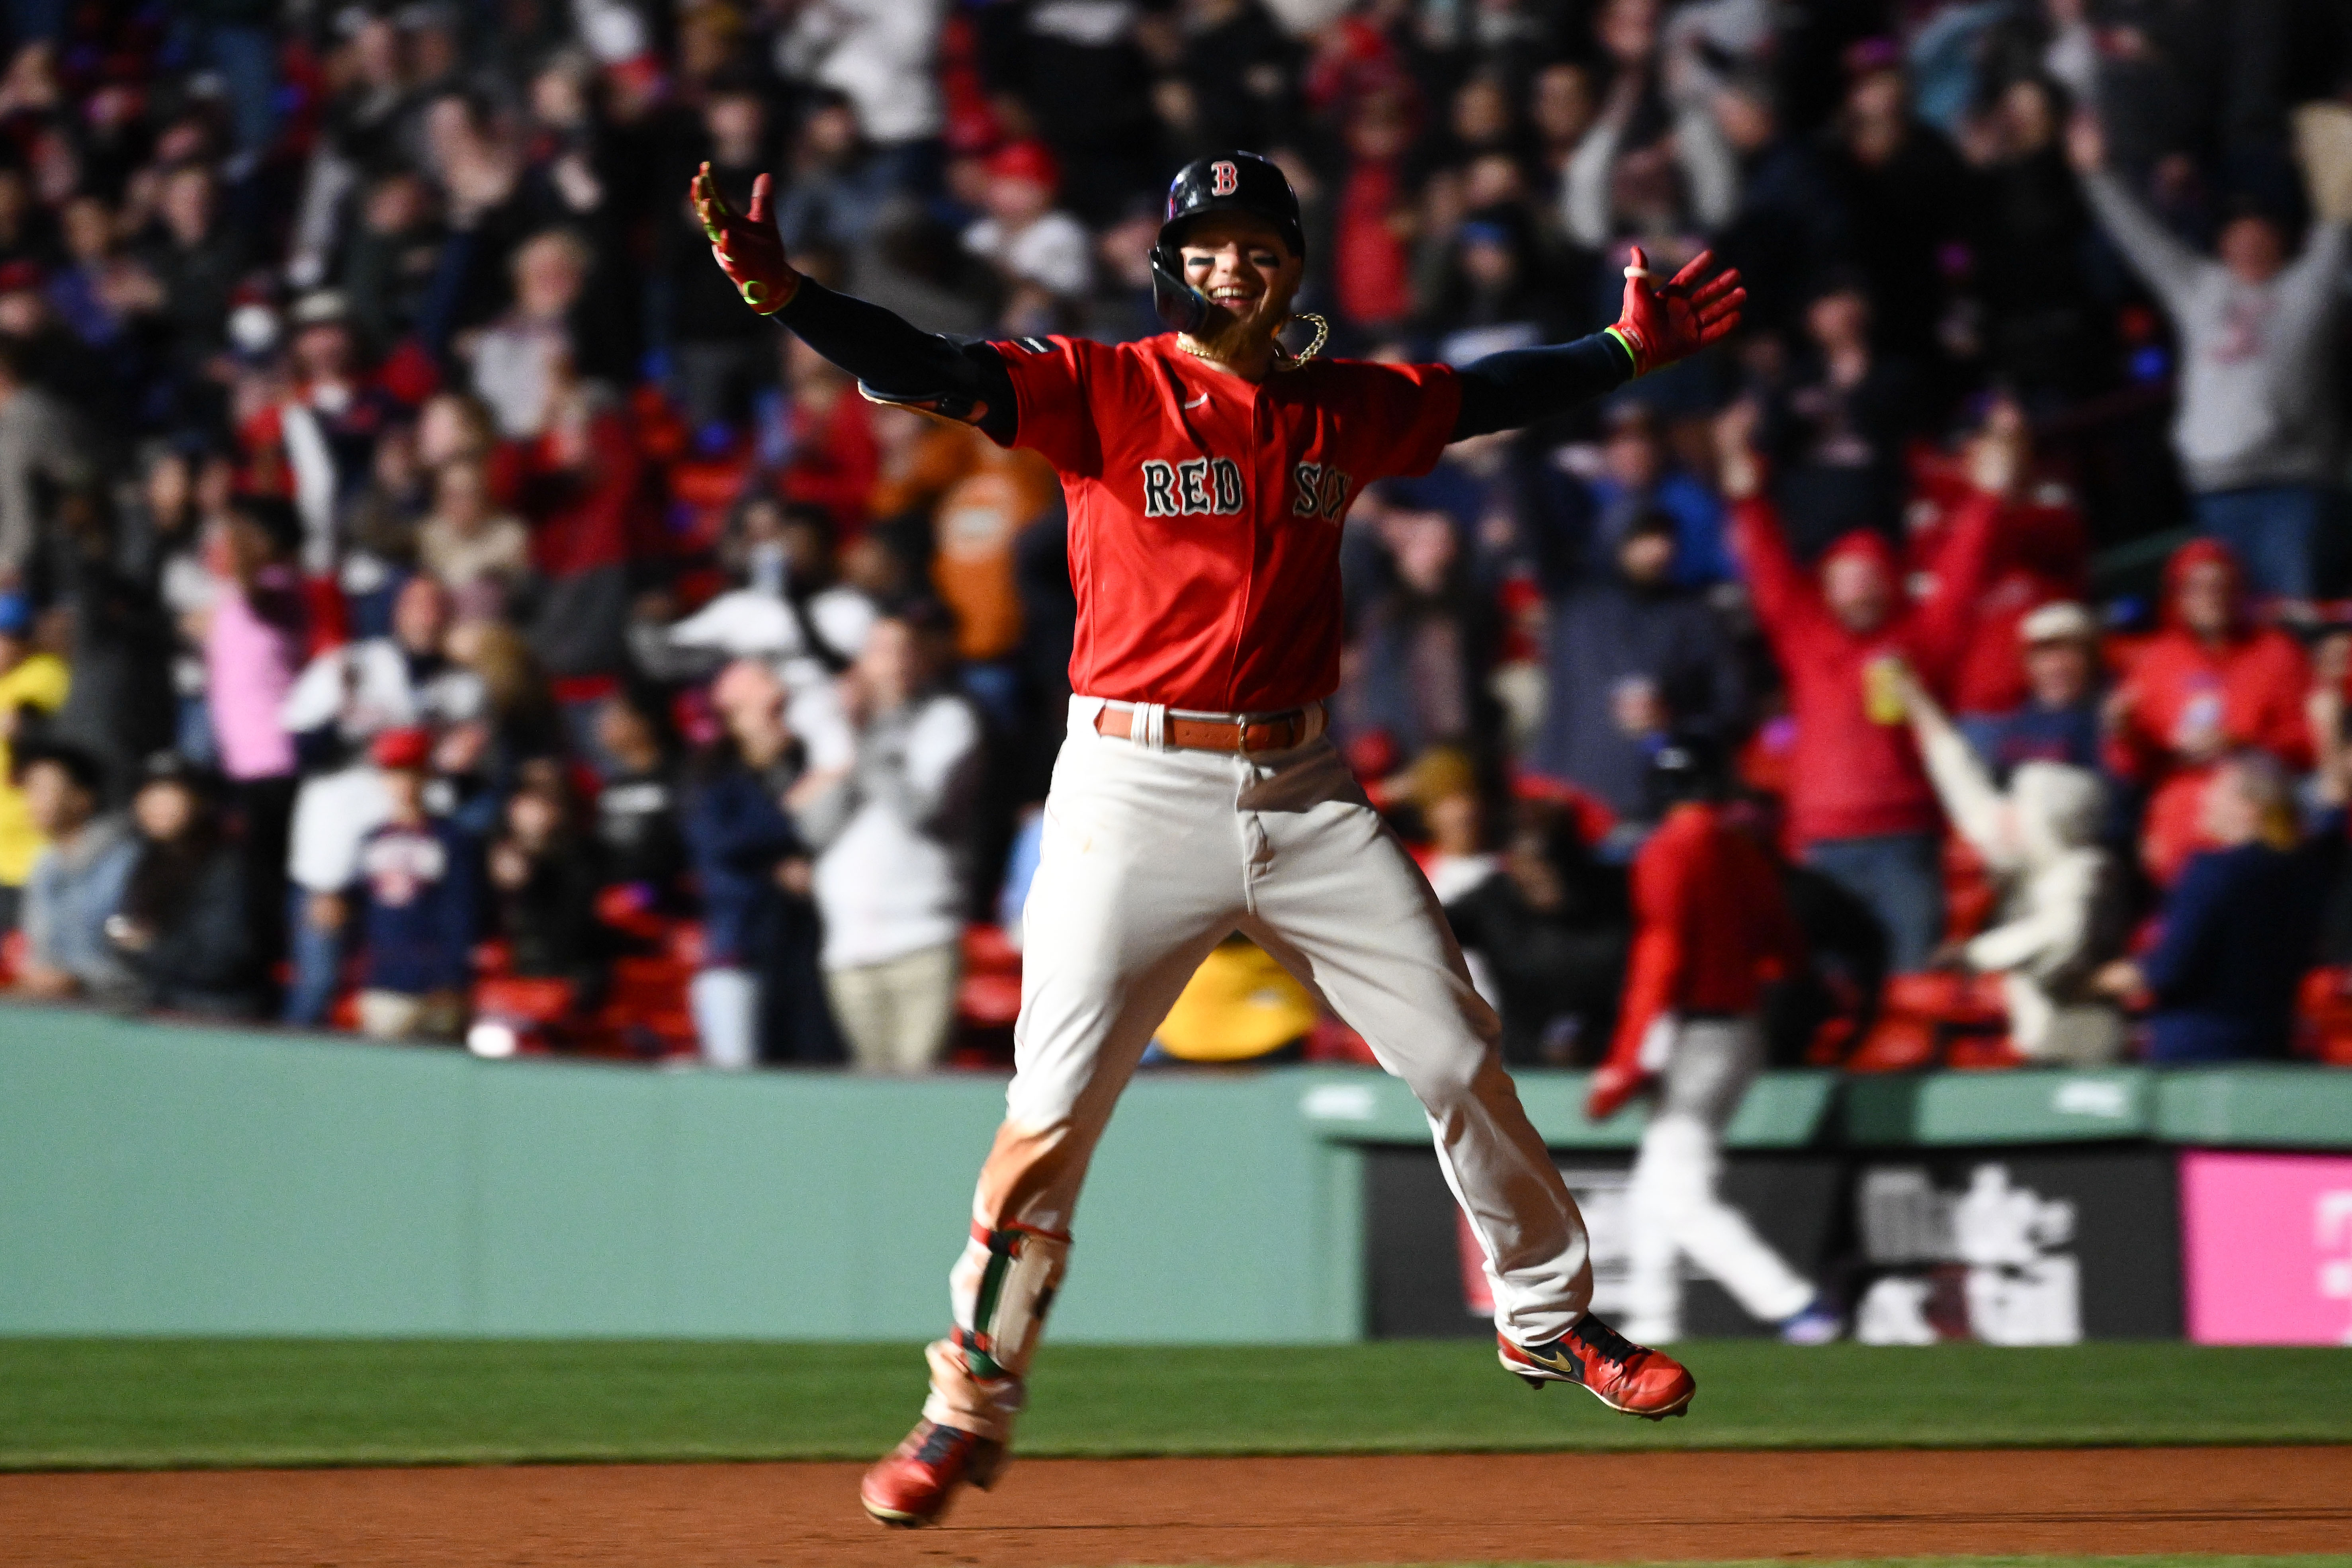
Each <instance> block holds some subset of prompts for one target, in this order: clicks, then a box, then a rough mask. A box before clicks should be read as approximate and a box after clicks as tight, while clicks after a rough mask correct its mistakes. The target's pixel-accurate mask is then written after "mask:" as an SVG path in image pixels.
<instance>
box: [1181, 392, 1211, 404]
mask: <svg viewBox="0 0 2352 1568" xmlns="http://www.w3.org/2000/svg"><path fill="white" fill-rule="evenodd" d="M1208 401H1209V395H1208V394H1207V393H1205V392H1204V393H1202V394H1201V395H1200V396H1198V397H1196V398H1194V399H1192V402H1190V403H1188V404H1186V405H1184V406H1185V407H1187V408H1198V407H1200V406H1201V405H1202V404H1203V403H1206V402H1208Z"/></svg>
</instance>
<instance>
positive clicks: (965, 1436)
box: [857, 1421, 1004, 1530]
mask: <svg viewBox="0 0 2352 1568" xmlns="http://www.w3.org/2000/svg"><path fill="white" fill-rule="evenodd" d="M1003 1468H1004V1445H1003V1444H1002V1443H1000V1442H998V1441H996V1440H995V1439H994V1438H992V1437H982V1436H979V1435H978V1434H976V1433H972V1432H966V1431H964V1430H962V1429H961V1428H960V1427H955V1426H940V1425H939V1424H938V1423H936V1422H931V1421H918V1422H917V1423H915V1429H914V1430H913V1431H912V1432H909V1433H908V1434H907V1440H906V1441H905V1442H903V1443H901V1444H899V1445H898V1447H895V1448H893V1449H891V1450H890V1452H889V1453H888V1454H887V1455H885V1456H884V1457H883V1458H882V1459H881V1461H880V1462H879V1463H877V1465H876V1466H875V1467H874V1468H872V1469H870V1470H868V1471H866V1480H865V1483H864V1484H863V1485H862V1486H860V1487H859V1488H858V1489H857V1500H858V1501H860V1502H862V1503H864V1504H865V1505H866V1512H868V1513H870V1514H872V1515H873V1516H874V1520H875V1522H876V1523H877V1524H887V1525H891V1526H894V1527H896V1528H898V1529H901V1530H912V1529H915V1528H916V1527H918V1526H919V1525H926V1524H930V1523H933V1522H935V1521H937V1520H938V1519H939V1517H940V1515H941V1514H943V1513H945V1512H947V1510H948V1501H949V1500H950V1499H951V1498H953V1497H954V1496H955V1489H956V1488H958V1487H960V1486H961V1485H963V1484H964V1482H966V1481H970V1482H971V1484H972V1485H973V1486H976V1487H978V1488H979V1489H981V1490H982V1491H986V1490H987V1489H989V1487H990V1486H991V1485H992V1484H993V1483H994V1482H995V1480H996V1478H997V1475H998V1473H999V1472H1000V1471H1002V1470H1003Z"/></svg>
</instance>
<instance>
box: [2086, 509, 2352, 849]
mask: <svg viewBox="0 0 2352 1568" xmlns="http://www.w3.org/2000/svg"><path fill="white" fill-rule="evenodd" d="M2248 588H2249V584H2248V582H2247V578H2246V573H2245V568H2244V564H2243V563H2242V562H2241V561H2240V560H2239V559H2238V557H2237V555H2236V553H2235V552H2232V551H2231V549H2230V547H2229V546H2228V545H2226V544H2223V543H2221V542H2220V541H2218V540H2212V539H2192V540H2190V541H2189V542H2188V543H2186V544H2184V545H2182V546H2181V547H2180V548H2179V550H2176V551H2174V552H2172V558H2171V559H2170V560H2169V561H2168V562H2166V563H2165V567H2164V600H2163V609H2162V612H2161V615H2162V621H2161V625H2160V626H2158V630H2157V633H2156V635H2155V636H2154V637H2149V638H2148V639H2147V641H2146V642H2145V643H2144V644H2142V645H2141V647H2139V648H2138V650H2137V652H2136V653H2134V655H2133V656H2132V661H2131V668H2129V669H2127V670H2126V671H2125V673H2124V675H2123V678H2122V679H2120V680H2118V681H2117V682H2116V687H2115V689H2114V690H2113V691H2111V692H2109V693H2108V695H2107V700H2106V702H2105V707H2104V709H2103V710H2102V714H2101V718H2102V721H2103V729H2104V733H2105V762H2106V766H2107V771H2108V772H2109V773H2113V774H2114V775H2115V776H2116V777H2117V778H2119V779H2123V780H2126V781H2127V782H2128V783H2130V784H2133V785H2134V786H2136V787H2137V788H2138V789H2140V790H2142V791H2144V792H2145V793H2146V796H2147V805H2146V807H2145V809H2144V810H2143V812H2142V814H2141V819H2140V861H2141V863H2142V864H2143V865H2144V866H2146V867H2147V872H2148V875H2149V876H2151V877H2153V878H2154V879H2156V880H2157V881H2158V883H2160V884H2163V885H2165V886H2169V885H2170V884H2171V882H2172V880H2173V879H2174V878H2175V877H2177V876H2179V874H2180V870H2181V868H2182V867H2183V866H2184V865H2186V864H2187V863H2188V860H2189V856H2191V855H2192V854H2194V853H2196V852H2197V851H2198V850H2199V849H2200V848H2206V847H2210V844H2211V836H2210V832H2209V830H2208V828H2209V825H2208V823H2207V820H2206V818H2207V813H2206V810H2205V805H2204V795H2205V787H2206V785H2207V784H2208V783H2210V781H2211V779H2212V776H2213V773H2214V770H2215V768H2216V767H2217V766H2218V765H2219V764H2220V763H2221V762H2222V761H2224V760H2225V759H2227V758H2228V757H2229V756H2230V754H2231V752H2237V751H2241V750H2253V751H2262V752H2268V753H2270V755H2271V756H2273V758H2275V759H2277V761H2279V762H2280V763H2283V764H2284V765H2285V766H2286V767H2287V768H2289V769H2290V770H2294V771H2300V770H2302V769H2305V768H2308V767H2309V766H2310V765H2311V764H2312V762H2313V760H2314V758H2315V756H2316V754H2317V751H2316V748H2317V744H2318V742H2319V741H2320V739H2321V737H2320V736H2318V735H2316V734H2315V733H2314V732H2313V731H2312V727H2311V720H2310V714H2309V710H2308V706H2307V703H2308V699H2309V697H2310V693H2311V688H2312V675H2311V658H2310V656H2309V655H2308V654H2307V653H2306V652H2305V650H2304V647H2303V645H2302V644H2301V643H2300V642H2298V641H2297V640H2296V639H2295V638H2294V636H2293V635H2292V634H2290V633H2288V632H2286V631H2284V630H2283V629H2282V628H2280V627H2278V626H2272V625H2269V624H2267V623H2265V622H2264V621H2263V619H2262V618H2261V617H2260V616H2257V615H2256V614H2255V612H2254V606H2253V602H2252V595H2251V594H2250V593H2249V592H2248Z"/></svg>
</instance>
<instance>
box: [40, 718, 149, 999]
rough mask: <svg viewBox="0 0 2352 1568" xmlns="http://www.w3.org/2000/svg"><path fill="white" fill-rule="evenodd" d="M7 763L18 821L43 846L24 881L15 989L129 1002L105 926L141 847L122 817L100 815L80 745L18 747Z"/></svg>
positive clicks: (98, 788) (100, 773)
mask: <svg viewBox="0 0 2352 1568" xmlns="http://www.w3.org/2000/svg"><path fill="white" fill-rule="evenodd" d="M15 763H16V787H17V788H18V789H19V790H22V791H23V792H24V796H25V809H26V815H27V816H30V817H31V818H32V822H33V826H34V827H35V828H37V829H38V830H39V832H40V833H41V835H42V837H45V838H47V840H48V843H47V846H46V847H44V848H43V849H42V850H41V853H40V855H39V857H38V858H36V859H35V860H34V862H33V869H32V873H31V875H30V876H28V877H27V878H26V881H25V903H24V931H25V962H24V964H23V967H21V968H20V969H19V970H18V971H17V973H16V988H17V989H18V990H19V991H22V992H24V993H26V994H28V995H31V996H36V997H40V998H43V999H45V1000H62V999H65V998H68V997H76V996H83V997H89V998H90V999H92V1000H94V1001H100V1002H113V1003H120V1002H125V1001H129V1000H130V999H131V997H133V996H134V995H135V994H137V983H136V981H135V979H134V977H133V976H132V974H131V970H130V967H129V966H128V965H127V964H125V963H123V962H122V958H121V954H120V953H118V952H116V951H115V948H114V944H113V943H112V942H109V941H108V940H107V936H106V922H107V920H108V918H109V917H110V916H111V915H112V914H113V913H114V912H115V910H116V909H117V908H119V907H120V906H121V902H122V889H123V886H124V884H125V883H126V882H127V881H128V880H129V879H130V876H131V863H132V862H133V861H134V860H135V859H136V858H138V853H139V848H138V845H137V844H136V843H135V842H134V841H133V840H132V838H131V833H130V830H129V829H128V828H127V827H125V826H124V825H123V822H122V819H121V817H119V816H104V815H101V814H100V802H101V801H102V800H104V798H105V794H106V770H105V769H104V768H103V767H102V766H100V763H99V761H98V759H97V758H96V757H93V756H91V755H90V754H89V752H86V751H83V750H82V749H81V748H80V747H79V746H70V745H65V744H62V743H59V742H41V743H38V744H34V745H19V746H17V747H16V757H15Z"/></svg>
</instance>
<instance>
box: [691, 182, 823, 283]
mask: <svg viewBox="0 0 2352 1568" xmlns="http://www.w3.org/2000/svg"><path fill="white" fill-rule="evenodd" d="M768 184H769V182H768V176H767V175H765V174H762V175H761V176H760V177H759V178H758V179H756V180H754V181H752V182H751V211H750V212H748V213H744V214H740V215H738V214H737V213H736V212H735V210H734V209H733V208H731V207H730V206H729V205H727V198H726V197H725V196H722V195H719V184H718V182H717V181H715V180H713V179H712V178H711V177H710V165H709V163H704V164H703V165H702V167H701V168H700V169H699V170H698V171H696V173H695V176H694V183H693V184H692V185H690V186H688V191H687V194H688V196H689V197H690V198H691V199H692V201H693V203H694V216H696V217H698V218H700V219H701V220H702V232H703V233H704V234H706V235H708V236H709V237H710V255H711V258H712V259H713V260H715V261H717V262H718V263H719V270H720V271H721V272H724V273H726V274H727V279H728V281H729V282H730V283H732V284H734V285H735V289H736V292H738V293H740V294H741V295H742V296H743V303H745V304H746V305H749V306H751V309H753V310H757V311H759V312H760V314H761V315H763V316H772V315H774V314H775V313H776V312H777V311H779V310H782V309H783V308H784V307H785V306H786V305H789V304H791V303H792V302H793V295H794V294H796V293H798V292H799V291H800V286H801V275H800V274H799V273H797V272H795V271H793V264H792V263H791V262H789V261H787V260H785V259H784V241H783V237H782V236H781V235H779V234H777V232H776V226H775V224H774V222H773V221H772V220H771V219H770V217H769V216H768Z"/></svg>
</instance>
